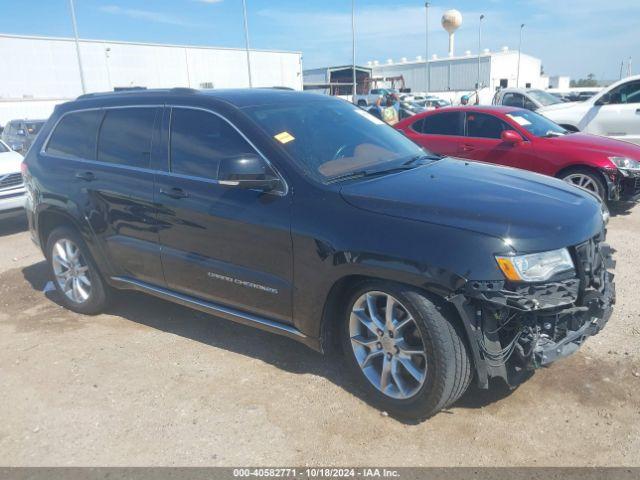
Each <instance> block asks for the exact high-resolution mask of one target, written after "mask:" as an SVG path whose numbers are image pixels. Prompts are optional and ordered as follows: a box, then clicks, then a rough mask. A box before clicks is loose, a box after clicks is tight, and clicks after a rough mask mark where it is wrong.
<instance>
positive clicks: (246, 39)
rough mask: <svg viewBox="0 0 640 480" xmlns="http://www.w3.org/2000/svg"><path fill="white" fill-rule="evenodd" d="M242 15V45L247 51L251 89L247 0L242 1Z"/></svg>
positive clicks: (250, 86) (250, 85) (251, 85)
mask: <svg viewBox="0 0 640 480" xmlns="http://www.w3.org/2000/svg"><path fill="white" fill-rule="evenodd" d="M242 15H243V17H244V45H245V49H246V51H247V73H248V74H249V88H253V80H252V78H251V52H250V51H249V22H248V20H247V0H242Z"/></svg>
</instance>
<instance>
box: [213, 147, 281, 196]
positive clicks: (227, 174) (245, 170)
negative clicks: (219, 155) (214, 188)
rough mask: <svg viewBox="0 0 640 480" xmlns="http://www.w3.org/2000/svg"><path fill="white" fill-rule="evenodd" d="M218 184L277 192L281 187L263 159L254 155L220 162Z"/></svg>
mask: <svg viewBox="0 0 640 480" xmlns="http://www.w3.org/2000/svg"><path fill="white" fill-rule="evenodd" d="M218 183H219V184H220V185H225V186H228V187H238V188H245V189H255V190H263V191H265V192H268V191H271V190H275V189H277V188H278V187H280V186H281V181H280V179H279V178H278V177H276V176H275V175H274V173H273V171H272V170H271V168H270V167H269V165H267V163H266V162H265V161H264V159H263V158H262V157H260V156H259V155H256V154H253V153H247V154H244V155H238V156H235V157H227V158H224V159H222V160H220V166H219V167H218Z"/></svg>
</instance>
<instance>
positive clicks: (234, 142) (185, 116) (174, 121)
mask: <svg viewBox="0 0 640 480" xmlns="http://www.w3.org/2000/svg"><path fill="white" fill-rule="evenodd" d="M243 154H256V151H255V150H254V149H253V147H252V146H251V145H249V143H247V141H246V140H245V139H244V138H243V137H242V136H241V135H240V134H239V133H238V132H237V131H236V130H235V129H234V128H233V127H232V126H231V125H229V124H228V123H227V122H226V121H225V120H223V119H222V118H220V117H218V116H217V115H214V114H212V113H209V112H205V111H202V110H193V109H188V108H174V109H173V110H172V114H171V171H172V172H174V173H178V174H181V175H189V176H193V177H201V178H206V179H210V180H216V179H217V178H218V166H219V165H220V160H222V159H224V158H228V157H235V156H239V155H243Z"/></svg>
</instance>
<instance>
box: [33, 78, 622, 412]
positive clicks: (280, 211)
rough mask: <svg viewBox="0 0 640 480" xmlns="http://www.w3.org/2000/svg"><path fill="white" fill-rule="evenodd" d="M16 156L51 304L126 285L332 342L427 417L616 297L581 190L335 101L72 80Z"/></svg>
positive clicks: (511, 378) (92, 299)
mask: <svg viewBox="0 0 640 480" xmlns="http://www.w3.org/2000/svg"><path fill="white" fill-rule="evenodd" d="M23 170H24V176H25V179H26V185H27V190H28V195H27V197H28V200H27V210H28V217H29V223H30V227H31V232H32V235H33V239H34V240H35V241H36V242H37V243H39V245H41V247H42V250H43V252H44V254H45V255H46V258H47V260H48V263H49V265H50V267H51V275H52V278H53V279H54V281H55V285H56V287H57V290H58V291H59V292H60V297H61V299H62V300H61V301H62V302H64V304H65V305H66V306H67V307H68V308H69V309H71V310H74V311H76V312H81V313H86V314H94V313H97V312H99V311H101V310H102V309H103V308H105V307H106V306H107V305H108V301H109V296H110V295H111V294H112V292H113V290H114V289H135V290H140V291H143V292H147V293H149V294H151V295H156V296H158V297H161V298H164V299H167V300H170V301H173V302H178V303H180V304H183V305H187V306H189V307H193V308H195V309H198V310H202V311H204V312H210V313H212V314H215V315H217V316H221V317H224V318H227V319H230V320H234V321H237V322H241V323H244V324H247V325H252V326H255V327H257V328H261V329H264V330H267V331H270V332H274V333H278V334H281V335H285V336H288V337H291V338H293V339H295V340H298V341H300V342H302V343H304V344H306V345H308V346H309V347H311V348H313V349H316V350H319V351H326V350H327V349H328V347H329V346H330V345H334V344H341V346H342V349H343V350H344V353H345V356H346V361H347V363H348V365H349V366H350V368H351V369H352V370H353V371H354V372H355V376H356V377H357V378H358V379H359V380H360V381H361V383H362V385H363V388H365V389H366V390H368V391H369V393H370V394H371V396H370V398H371V399H372V401H374V403H376V404H377V405H378V406H380V407H382V408H385V409H387V410H388V411H390V412H393V413H396V414H398V415H405V416H411V417H426V416H429V415H432V414H434V413H435V412H437V411H439V410H441V409H442V408H445V407H446V406H448V405H450V404H452V403H453V402H455V401H456V400H457V399H458V398H459V397H460V396H461V395H462V394H463V393H464V391H465V390H466V389H467V387H468V386H469V384H470V383H471V381H472V379H475V382H476V383H477V385H479V386H480V387H483V388H486V387H487V386H488V385H489V379H490V378H492V377H498V378H502V379H504V380H505V381H506V382H507V383H508V384H509V385H516V384H517V383H518V382H520V381H522V380H523V379H524V378H525V377H526V376H527V375H528V374H529V372H531V371H532V370H533V369H534V368H536V367H539V366H542V365H546V364H549V363H550V362H553V361H554V360H556V359H557V358H559V357H562V356H565V355H568V354H570V353H572V352H574V351H575V350H576V349H577V348H578V346H579V345H580V344H581V343H582V342H583V341H584V339H585V338H586V337H588V336H590V335H593V334H595V333H597V332H598V331H599V330H600V329H601V328H602V327H603V326H604V325H605V323H606V322H607V320H608V319H609V317H610V315H611V311H612V304H613V303H614V288H613V283H612V277H613V275H612V274H611V273H609V272H608V271H607V269H608V268H609V267H612V266H613V265H612V264H613V261H612V260H611V250H610V248H609V247H608V246H607V245H606V244H605V243H604V242H603V241H604V237H605V223H606V222H605V213H606V212H604V211H603V207H602V205H601V203H600V202H599V201H598V200H597V199H596V198H594V197H593V196H591V194H589V193H588V192H586V191H582V190H579V189H577V188H576V187H573V186H570V185H567V184H566V183H564V182H562V181H560V180H556V179H553V178H550V177H544V176H540V175H536V174H533V173H530V172H526V171H523V170H515V169H510V168H503V167H497V166H493V165H488V164H483V163H474V162H465V161H459V160H455V159H451V158H440V157H437V156H434V155H432V154H430V153H428V152H426V151H424V150H422V149H420V148H419V147H417V146H416V145H415V144H413V143H412V142H411V141H409V140H408V139H407V138H406V137H404V136H403V135H402V134H401V133H399V132H397V131H395V130H394V129H393V128H391V127H389V126H387V125H385V124H383V122H381V121H380V120H379V119H377V118H375V117H373V116H371V115H369V114H368V113H367V112H365V111H363V110H361V109H359V108H357V107H355V106H353V105H351V104H349V103H347V102H345V101H343V100H340V99H335V98H331V97H324V96H320V95H314V94H305V93H298V92H288V91H283V90H269V89H256V90H229V91H213V92H211V91H209V92H200V91H195V90H188V89H173V90H161V91H145V92H123V93H109V94H90V95H85V96H82V97H80V98H78V99H77V100H76V101H73V102H70V103H66V104H64V105H61V106H59V107H58V108H57V109H56V110H55V112H54V114H53V116H52V117H51V118H50V119H49V121H48V122H47V124H46V125H45V127H44V129H43V132H42V134H41V135H40V136H39V137H38V139H37V140H36V143H35V144H34V146H33V147H32V148H31V150H30V151H29V154H28V155H27V158H26V160H25V165H24V169H23ZM230 388H231V387H230Z"/></svg>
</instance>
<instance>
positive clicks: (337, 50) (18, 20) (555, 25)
mask: <svg viewBox="0 0 640 480" xmlns="http://www.w3.org/2000/svg"><path fill="white" fill-rule="evenodd" d="M431 4H432V5H433V6H432V8H431V15H430V16H431V21H430V25H429V31H430V34H429V39H430V45H431V46H430V52H431V53H437V54H439V55H440V56H443V55H446V51H447V38H446V34H445V32H444V31H443V30H442V29H441V27H440V23H439V20H440V16H441V14H442V12H443V11H444V10H447V9H449V8H456V9H458V10H460V11H461V12H462V14H463V17H464V20H463V25H462V27H461V29H460V30H459V32H458V34H457V40H456V51H457V52H458V53H463V52H464V51H465V50H472V51H473V52H476V51H477V26H478V17H479V15H480V14H484V15H485V16H486V18H485V21H484V28H483V31H484V33H483V37H484V41H483V47H485V48H490V49H492V50H497V49H499V48H500V47H502V46H504V45H508V46H509V47H511V48H517V43H518V30H519V26H520V24H521V23H525V24H526V27H525V30H524V40H523V51H524V52H526V53H530V54H532V55H534V56H537V57H539V58H541V59H542V62H543V65H544V68H545V71H546V72H547V73H549V74H561V75H571V76H572V77H574V78H576V77H582V76H586V74H588V73H593V74H595V75H596V77H597V78H600V79H613V78H617V77H618V75H619V71H620V62H621V61H622V60H623V59H624V60H625V62H626V60H627V59H628V57H629V56H632V55H634V54H635V55H636V58H635V59H634V64H635V65H636V67H633V72H635V73H639V72H640V0H608V1H607V0H486V1H478V0H476V1H471V0H442V1H439V0H433V1H431ZM247 5H248V9H249V27H250V32H251V44H252V47H256V48H265V49H269V48H274V49H284V50H296V51H302V52H303V55H304V57H303V66H304V68H311V67H317V66H323V65H330V64H345V63H350V62H351V30H350V28H351V2H350V0H307V1H304V0H247ZM423 5H424V2H423V1H421V0H416V1H398V2H394V1H389V0H387V1H382V0H356V12H357V13H356V31H357V50H358V53H357V60H358V62H359V63H365V62H366V61H367V60H374V59H377V60H380V61H381V62H383V61H386V59H387V58H393V59H395V60H398V59H399V58H400V57H408V58H415V56H416V55H421V54H423V53H424V6H423ZM68 8H69V7H68V0H46V1H44V0H28V1H19V2H16V1H15V0H0V12H2V15H1V16H0V32H1V33H16V34H28V35H51V36H70V35H71V33H72V27H71V22H70V19H69V9H68ZM76 10H77V17H78V29H79V33H80V36H81V37H83V38H97V39H107V40H127V41H145V42H159V43H179V44H193V45H217V46H227V47H242V46H243V45H244V38H243V31H242V2H241V0H172V1H168V0H153V1H151V0H148V1H142V0H76ZM625 69H626V67H625Z"/></svg>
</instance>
